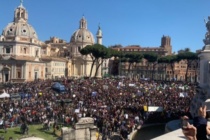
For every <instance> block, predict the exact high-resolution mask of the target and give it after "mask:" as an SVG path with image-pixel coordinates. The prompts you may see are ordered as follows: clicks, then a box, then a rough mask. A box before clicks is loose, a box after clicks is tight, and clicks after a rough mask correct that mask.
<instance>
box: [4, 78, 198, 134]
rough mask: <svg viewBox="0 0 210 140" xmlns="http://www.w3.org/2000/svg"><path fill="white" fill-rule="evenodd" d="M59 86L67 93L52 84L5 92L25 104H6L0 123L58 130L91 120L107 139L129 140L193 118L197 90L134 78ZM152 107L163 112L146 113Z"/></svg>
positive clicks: (12, 101) (38, 83) (33, 84)
mask: <svg viewBox="0 0 210 140" xmlns="http://www.w3.org/2000/svg"><path fill="white" fill-rule="evenodd" d="M64 81H65V82H64ZM59 82H60V83H61V84H64V85H65V87H66V91H65V93H59V92H58V91H55V90H54V89H53V88H51V87H52V85H53V84H54V81H53V80H36V81H33V82H25V83H22V84H20V83H18V84H11V85H10V86H8V87H5V91H6V92H7V93H9V94H10V95H11V97H12V95H15V94H20V95H21V98H20V99H13V98H10V99H4V100H2V101H1V102H0V106H1V107H0V118H1V117H4V118H6V119H7V120H8V122H11V124H10V125H11V126H17V125H19V124H20V123H21V121H22V120H23V121H26V122H27V124H44V122H45V120H46V119H47V120H50V122H52V123H55V124H56V123H59V124H62V125H71V126H75V124H76V123H77V122H78V120H79V119H80V118H82V117H92V118H94V123H95V125H96V126H97V127H98V128H99V132H100V133H101V134H102V137H103V138H108V137H110V135H111V134H112V133H113V132H117V133H121V134H122V136H123V137H125V138H127V135H128V134H129V133H131V131H133V129H135V128H140V126H141V125H144V124H147V123H156V122H159V123H164V122H168V121H170V120H173V119H178V118H179V116H183V115H188V116H189V114H190V113H189V106H190V102H191V100H192V98H193V96H194V94H195V88H196V85H195V84H192V83H186V82H178V81H169V82H163V81H141V80H135V79H130V78H124V79H121V78H118V79H114V78H105V79H93V78H90V79H68V80H66V79H65V78H63V79H60V81H59ZM175 101H176V102H175ZM148 106H158V107H162V111H157V112H151V111H149V110H147V109H146V108H147V107H148ZM145 107H146V108H145ZM66 120H68V121H66ZM53 128H54V127H53ZM54 130H55V129H54Z"/></svg>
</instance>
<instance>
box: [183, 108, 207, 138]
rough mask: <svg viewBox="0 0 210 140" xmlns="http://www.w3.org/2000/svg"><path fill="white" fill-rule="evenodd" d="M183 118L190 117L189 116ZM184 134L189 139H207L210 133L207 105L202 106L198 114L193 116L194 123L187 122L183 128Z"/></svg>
mask: <svg viewBox="0 0 210 140" xmlns="http://www.w3.org/2000/svg"><path fill="white" fill-rule="evenodd" d="M182 119H188V117H187V116H184V117H182ZM183 134H184V135H185V137H186V138H187V139H188V140H207V139H208V135H210V125H208V123H207V118H206V106H201V107H200V108H199V110H198V116H196V117H194V118H193V125H191V124H189V123H188V124H187V128H185V129H183Z"/></svg>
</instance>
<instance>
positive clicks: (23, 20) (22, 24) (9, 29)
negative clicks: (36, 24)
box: [2, 3, 38, 39]
mask: <svg viewBox="0 0 210 140" xmlns="http://www.w3.org/2000/svg"><path fill="white" fill-rule="evenodd" d="M2 35H3V36H4V37H6V38H7V37H17V36H19V37H25V38H34V39H38V36H37V34H36V32H35V30H34V28H33V27H32V26H31V25H30V24H28V12H27V11H26V9H25V8H24V7H23V5H22V3H21V4H20V6H18V7H17V8H16V10H15V13H14V20H13V22H11V23H9V24H8V25H7V26H6V27H5V28H4V30H3V32H2Z"/></svg>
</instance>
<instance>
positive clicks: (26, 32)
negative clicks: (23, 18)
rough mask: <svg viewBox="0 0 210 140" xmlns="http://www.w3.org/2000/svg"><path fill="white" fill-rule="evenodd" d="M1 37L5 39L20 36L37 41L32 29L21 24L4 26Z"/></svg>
mask: <svg viewBox="0 0 210 140" xmlns="http://www.w3.org/2000/svg"><path fill="white" fill-rule="evenodd" d="M2 35H3V36H5V37H16V36H21V37H27V38H35V39H38V37H37V34H36V32H35V30H34V28H33V27H32V26H31V25H30V24H28V23H21V22H17V23H16V22H11V23H9V24H8V25H7V26H6V28H4V30H3V33H2Z"/></svg>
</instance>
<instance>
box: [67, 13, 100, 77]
mask: <svg viewBox="0 0 210 140" xmlns="http://www.w3.org/2000/svg"><path fill="white" fill-rule="evenodd" d="M96 37H97V42H96V43H98V44H102V31H101V29H100V27H99V28H98V32H97V34H96ZM94 43H95V39H94V36H93V34H92V33H91V32H90V31H89V30H88V28H87V20H86V19H85V18H84V16H83V17H82V19H81V20H80V23H79V29H78V30H76V31H75V32H74V33H73V35H72V36H71V38H70V43H69V44H68V45H67V49H68V51H69V52H70V56H71V59H72V69H71V72H72V75H73V76H78V77H80V76H89V74H90V71H91V65H92V59H91V57H90V56H89V55H87V56H82V55H81V53H80V50H81V49H82V48H84V47H85V46H87V45H93V44H94ZM96 65H97V64H95V65H94V66H93V71H92V75H91V77H92V76H94V74H95V69H96ZM97 77H101V67H99V70H98V73H97Z"/></svg>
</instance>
